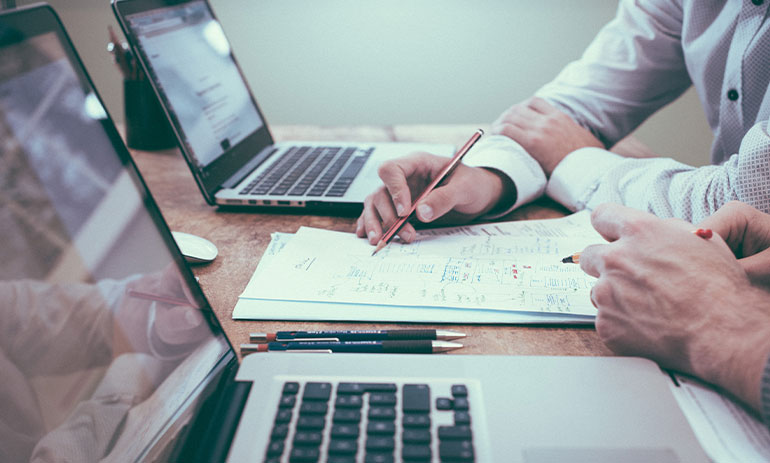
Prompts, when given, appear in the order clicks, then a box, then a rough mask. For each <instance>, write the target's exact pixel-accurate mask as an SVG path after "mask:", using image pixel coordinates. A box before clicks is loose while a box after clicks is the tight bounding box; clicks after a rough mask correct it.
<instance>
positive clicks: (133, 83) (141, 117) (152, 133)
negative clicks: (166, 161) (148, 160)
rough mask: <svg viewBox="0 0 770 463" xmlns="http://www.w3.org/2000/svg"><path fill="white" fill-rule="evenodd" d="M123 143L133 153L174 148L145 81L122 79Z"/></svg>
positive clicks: (169, 131)
mask: <svg viewBox="0 0 770 463" xmlns="http://www.w3.org/2000/svg"><path fill="white" fill-rule="evenodd" d="M123 98H124V105H125V112H126V144H127V145H128V147H129V148H133V149H137V150H146V151H152V150H163V149H168V148H173V147H174V146H176V138H175V137H174V133H173V132H172V131H171V126H170V125H169V123H168V119H166V115H165V114H164V113H163V108H161V107H160V103H159V102H158V98H157V96H156V95H155V92H153V90H152V87H151V86H150V83H149V82H148V81H147V79H125V80H124V81H123Z"/></svg>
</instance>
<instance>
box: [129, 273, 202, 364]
mask: <svg viewBox="0 0 770 463" xmlns="http://www.w3.org/2000/svg"><path fill="white" fill-rule="evenodd" d="M131 290H133V291H137V292H139V293H143V294H147V295H157V296H163V297H170V298H174V299H179V300H180V301H189V304H185V305H176V304H171V303H168V302H163V301H150V300H147V299H144V298H143V297H139V296H136V295H134V296H132V295H131ZM193 301H194V299H193V297H192V295H191V294H190V293H189V290H188V288H187V286H186V285H185V283H184V281H183V279H182V276H181V275H180V274H179V271H178V270H177V268H176V266H174V265H169V266H168V267H166V269H165V270H164V271H163V272H159V273H154V274H149V275H145V276H143V277H141V278H139V279H136V280H133V281H131V282H129V283H128V284H127V285H126V288H125V290H124V296H123V297H122V298H121V299H120V301H119V302H118V307H117V308H116V309H115V333H116V342H115V344H116V349H114V350H115V351H116V354H117V353H120V352H144V353H151V354H153V355H155V356H157V357H158V358H160V359H162V360H169V359H176V358H179V357H181V356H183V355H186V354H187V353H189V351H190V350H191V349H192V348H194V347H195V346H197V345H198V344H199V343H200V342H201V341H202V340H203V339H204V338H205V337H206V336H207V335H209V333H210V331H209V329H208V325H207V323H206V320H205V318H204V315H203V313H202V312H201V310H199V309H197V308H194V307H192V306H193V305H194V302H193Z"/></svg>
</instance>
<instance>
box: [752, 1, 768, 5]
mask: <svg viewBox="0 0 770 463" xmlns="http://www.w3.org/2000/svg"><path fill="white" fill-rule="evenodd" d="M764 1H765V0H751V3H753V4H755V5H757V6H759V5H761V4H762V3H763V2H764Z"/></svg>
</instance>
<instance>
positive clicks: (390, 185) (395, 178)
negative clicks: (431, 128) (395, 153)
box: [377, 153, 447, 217]
mask: <svg viewBox="0 0 770 463" xmlns="http://www.w3.org/2000/svg"><path fill="white" fill-rule="evenodd" d="M446 162H447V160H446V158H441V157H439V156H433V155H431V154H428V153H415V154H413V155H411V156H407V157H404V158H401V159H395V160H392V161H387V162H385V163H383V164H382V165H381V166H380V168H379V169H378V170H377V174H378V175H379V176H380V179H381V180H382V183H383V185H385V188H386V189H387V190H388V193H389V194H390V199H391V201H392V203H393V207H394V211H395V213H396V215H398V216H399V217H403V216H404V215H406V214H408V213H409V209H410V208H411V206H412V192H411V190H410V188H409V180H411V179H413V178H415V177H427V176H430V173H431V172H433V171H434V170H436V169H441V167H443V166H444V164H446Z"/></svg>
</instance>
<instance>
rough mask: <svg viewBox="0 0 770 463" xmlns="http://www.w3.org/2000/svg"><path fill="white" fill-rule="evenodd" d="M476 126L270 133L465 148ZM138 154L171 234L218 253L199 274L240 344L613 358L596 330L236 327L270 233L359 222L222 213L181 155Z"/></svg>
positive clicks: (540, 210) (536, 210)
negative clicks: (416, 340)
mask: <svg viewBox="0 0 770 463" xmlns="http://www.w3.org/2000/svg"><path fill="white" fill-rule="evenodd" d="M476 128H478V126H470V125H409V126H356V127H318V126H277V127H271V132H272V133H273V136H274V137H275V138H276V140H340V141H369V142H388V141H404V142H405V141H413V142H431V143H433V142H435V143H454V144H455V145H458V146H459V145H460V144H462V143H464V142H465V140H466V139H467V137H468V134H470V133H473V131H474V130H475V129H476ZM132 154H133V156H134V159H135V161H136V163H137V165H138V167H139V170H140V172H141V173H142V176H143V177H144V179H145V181H146V182H147V185H148V186H149V188H150V191H151V192H152V194H153V196H154V198H155V200H156V201H157V203H158V205H159V206H160V209H161V211H162V213H163V215H164V217H165V218H166V221H167V222H168V224H169V226H170V228H171V229H172V230H175V231H181V232H187V233H192V234H195V235H199V236H202V237H205V238H207V239H209V240H210V241H212V242H213V243H214V244H216V246H217V248H218V249H219V256H218V257H217V258H216V260H215V261H214V262H212V263H210V264H205V265H198V266H195V267H193V271H194V273H195V275H196V276H198V277H199V279H200V284H201V286H202V288H203V291H204V293H205V294H206V297H207V298H208V300H209V303H210V304H211V306H212V308H213V309H214V312H215V313H216V315H217V317H218V318H219V320H220V322H221V323H222V325H223V327H224V329H225V332H226V333H227V336H228V337H229V338H230V341H231V342H232V343H233V345H235V346H238V345H239V344H241V343H246V342H248V340H249V333H251V332H255V331H256V332H274V331H278V330H314V329H315V330H317V329H337V330H342V329H388V328H391V329H392V328H414V327H420V328H444V329H452V330H458V331H461V332H464V333H466V334H467V335H468V336H467V338H465V339H464V340H463V341H462V342H463V344H464V346H465V347H464V348H463V349H459V350H456V351H454V352H453V354H515V355H611V352H610V351H609V350H608V349H607V348H606V347H605V346H604V344H602V342H601V340H600V339H599V337H598V335H597V334H596V331H595V330H594V329H593V327H553V326H542V325H541V326H533V325H499V324H495V325H457V324H435V325H430V324H414V323H412V324H409V323H362V322H355V323H346V322H301V321H299V322H298V321H235V320H233V319H232V310H233V307H235V303H236V302H237V300H238V295H239V294H241V292H242V291H243V289H244V288H245V287H246V284H247V283H248V281H249V278H250V277H251V275H252V273H253V272H254V269H255V268H256V266H257V263H258V262H259V259H260V257H261V256H262V253H263V252H264V251H265V248H266V247H267V245H268V243H269V242H270V234H271V233H272V232H284V233H293V232H296V231H297V229H298V228H299V227H301V226H309V227H317V228H325V229H330V230H338V231H346V232H353V231H354V229H355V220H356V217H353V216H348V217H333V216H322V215H302V213H301V212H299V213H253V212H233V211H221V210H218V209H217V208H216V207H212V206H209V205H208V204H206V202H205V200H204V199H203V196H202V194H201V193H200V191H199V190H198V187H197V185H196V184H195V181H194V179H193V177H192V175H191V173H190V171H189V169H188V168H187V166H186V164H185V162H184V159H183V158H182V155H181V154H180V153H179V151H178V150H176V149H173V150H166V151H154V152H144V151H137V150H132ZM566 212H567V211H566V210H564V209H563V208H561V207H560V206H559V205H557V204H556V203H554V202H552V201H550V200H547V199H542V200H540V201H537V202H535V203H533V204H530V205H528V206H525V207H523V208H520V209H518V210H516V211H514V212H513V213H511V214H510V215H508V216H506V217H504V218H503V219H502V220H520V219H543V218H551V217H560V216H563V215H564V214H565V213H566Z"/></svg>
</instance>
